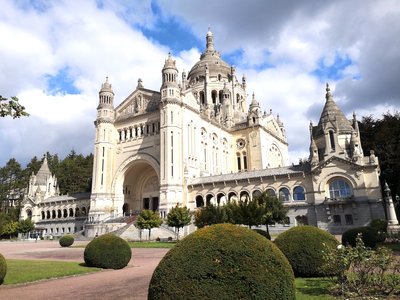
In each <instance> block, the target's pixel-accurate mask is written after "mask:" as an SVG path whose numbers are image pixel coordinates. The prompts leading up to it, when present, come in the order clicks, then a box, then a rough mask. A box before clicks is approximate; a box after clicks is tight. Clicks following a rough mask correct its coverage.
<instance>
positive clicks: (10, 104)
mask: <svg viewBox="0 0 400 300" xmlns="http://www.w3.org/2000/svg"><path fill="white" fill-rule="evenodd" d="M6 116H10V117H12V118H13V119H15V118H20V117H22V116H29V114H28V113H27V112H26V111H25V107H24V106H22V105H21V104H20V103H19V99H18V98H17V97H11V100H8V99H7V98H4V97H3V96H1V95H0V117H6Z"/></svg>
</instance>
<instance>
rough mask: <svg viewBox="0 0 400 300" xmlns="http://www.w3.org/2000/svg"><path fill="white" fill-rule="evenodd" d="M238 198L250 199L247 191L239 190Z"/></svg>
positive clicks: (242, 199)
mask: <svg viewBox="0 0 400 300" xmlns="http://www.w3.org/2000/svg"><path fill="white" fill-rule="evenodd" d="M240 200H241V201H246V200H250V196H249V193H248V192H247V191H241V192H240Z"/></svg>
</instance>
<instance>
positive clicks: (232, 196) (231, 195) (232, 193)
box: [228, 192, 237, 202]
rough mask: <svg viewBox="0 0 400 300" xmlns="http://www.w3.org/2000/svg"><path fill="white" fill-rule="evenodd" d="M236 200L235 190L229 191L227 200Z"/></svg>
mask: <svg viewBox="0 0 400 300" xmlns="http://www.w3.org/2000/svg"><path fill="white" fill-rule="evenodd" d="M236 200H237V195H236V193H235V192H229V194H228V202H230V201H236Z"/></svg>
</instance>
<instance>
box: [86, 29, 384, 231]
mask: <svg viewBox="0 0 400 300" xmlns="http://www.w3.org/2000/svg"><path fill="white" fill-rule="evenodd" d="M161 75H162V85H161V88H160V91H153V90H149V89H146V88H145V87H144V85H143V82H142V81H141V80H140V79H139V81H138V85H137V87H136V89H135V90H134V91H133V92H132V93H131V94H130V95H129V96H128V97H127V98H126V99H125V100H123V101H122V103H121V104H120V105H118V106H117V107H115V108H114V92H113V90H112V86H111V84H110V83H109V81H108V78H107V79H106V81H105V83H104V84H103V85H102V87H101V90H100V92H99V105H98V107H97V118H96V121H95V127H96V137H95V143H94V167H93V186H92V194H91V200H90V213H89V220H88V224H87V225H86V233H87V234H88V235H89V236H93V235H94V234H95V232H98V230H99V228H100V227H101V226H102V225H101V224H105V222H107V220H110V219H113V218H118V217H120V216H122V215H123V214H130V213H133V212H138V211H140V210H142V209H154V210H158V211H159V212H160V214H161V216H165V215H166V213H167V212H168V210H169V209H171V207H173V206H175V205H176V204H177V203H179V204H182V205H186V206H188V207H189V208H190V209H191V210H195V209H197V208H199V207H201V206H204V205H206V204H207V203H215V204H216V203H224V202H226V201H229V200H232V199H241V198H243V197H249V198H252V197H254V196H257V195H258V194H259V193H260V192H261V191H264V190H269V192H270V193H271V194H275V195H277V196H279V197H280V198H281V199H282V201H284V203H285V205H287V206H288V207H289V214H288V216H289V219H288V220H287V222H286V224H284V225H277V226H276V230H279V231H280V230H283V229H285V228H284V227H285V226H286V227H290V226H296V225H298V224H311V225H315V226H318V227H320V228H324V229H327V230H329V231H331V232H333V233H341V232H343V231H344V230H346V229H347V228H350V227H353V226H362V225H366V224H368V223H369V222H370V221H371V220H372V219H374V218H384V217H385V215H384V209H383V206H382V203H381V191H380V185H379V163H378V158H377V157H375V156H374V154H373V153H371V154H370V155H369V156H364V154H363V152H362V148H361V140H360V133H359V130H358V124H357V120H356V117H355V116H354V117H353V119H352V120H348V119H347V118H346V117H345V116H344V114H343V112H342V111H341V110H340V109H339V107H338V106H337V105H336V103H335V101H334V99H333V96H332V94H331V92H330V89H329V86H327V89H326V102H325V107H324V109H323V111H322V113H321V117H320V120H319V122H318V124H317V125H316V126H314V125H313V124H310V161H309V162H307V163H304V164H302V165H297V166H288V161H289V159H288V141H287V138H286V134H285V128H284V125H283V123H282V121H281V120H280V119H279V116H278V115H276V116H275V115H273V114H272V112H269V113H267V112H263V111H262V109H261V107H260V105H259V103H258V101H257V97H256V96H255V95H254V94H253V95H252V96H251V99H250V101H249V102H250V105H249V106H248V105H247V102H248V99H247V93H248V91H247V89H246V78H245V77H244V76H243V77H242V78H241V79H240V80H239V79H238V78H237V76H236V71H235V68H234V67H233V66H229V65H228V64H227V63H226V62H224V61H223V60H222V59H221V57H220V54H219V53H218V52H217V51H216V50H215V48H214V37H213V34H212V33H211V32H210V31H209V32H208V33H207V35H206V49H205V51H204V52H203V53H202V55H201V57H200V60H199V61H198V62H197V63H196V64H195V65H194V66H193V68H192V69H191V70H190V72H189V73H188V74H186V73H185V72H182V74H181V79H180V80H178V69H177V66H176V62H175V61H174V60H173V59H172V58H171V56H170V55H169V56H168V58H167V59H166V60H165V63H164V67H163V68H162V71H161ZM94 228H96V229H94Z"/></svg>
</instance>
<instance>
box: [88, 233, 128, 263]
mask: <svg viewBox="0 0 400 300" xmlns="http://www.w3.org/2000/svg"><path fill="white" fill-rule="evenodd" d="M83 256H84V259H85V263H86V265H87V266H89V267H98V268H103V269H122V268H123V267H125V266H126V265H127V264H128V263H129V261H130V259H131V257H132V252H131V248H130V247H129V244H128V243H127V242H126V241H125V240H123V239H122V238H120V237H118V236H115V235H113V234H104V235H102V236H99V237H98V238H95V239H94V240H92V241H91V242H90V243H89V244H87V246H86V248H85V252H84V255H83Z"/></svg>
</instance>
